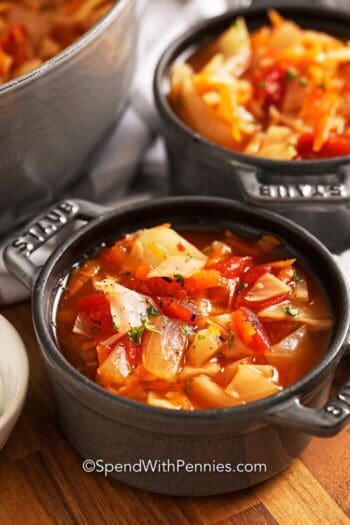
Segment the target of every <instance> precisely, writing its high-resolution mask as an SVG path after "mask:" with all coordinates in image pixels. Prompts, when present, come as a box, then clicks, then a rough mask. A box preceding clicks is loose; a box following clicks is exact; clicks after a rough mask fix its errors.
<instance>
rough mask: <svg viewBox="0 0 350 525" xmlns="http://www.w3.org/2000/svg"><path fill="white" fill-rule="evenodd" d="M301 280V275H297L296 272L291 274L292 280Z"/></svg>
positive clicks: (297, 281)
mask: <svg viewBox="0 0 350 525" xmlns="http://www.w3.org/2000/svg"><path fill="white" fill-rule="evenodd" d="M302 280H303V278H302V277H301V275H298V274H297V273H295V274H294V275H293V281H295V282H296V283H300V281H302Z"/></svg>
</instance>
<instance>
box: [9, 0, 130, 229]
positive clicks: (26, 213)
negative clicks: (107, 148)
mask: <svg viewBox="0 0 350 525" xmlns="http://www.w3.org/2000/svg"><path fill="white" fill-rule="evenodd" d="M135 6H136V3H135V0H118V1H117V2H116V4H115V6H114V7H113V8H112V9H111V11H110V12H109V13H108V14H107V15H106V16H105V17H104V18H103V19H101V21H99V22H98V23H97V24H96V25H95V26H94V27H93V28H92V29H90V30H89V31H88V32H87V33H86V34H84V35H83V36H82V37H81V38H80V39H79V40H77V41H76V42H74V43H73V44H72V45H71V46H69V47H68V48H66V49H65V50H64V51H63V52H62V53H60V54H59V55H57V56H55V57H54V58H52V59H51V60H49V61H47V62H45V63H44V64H43V65H42V66H40V67H39V68H36V69H35V70H33V71H31V72H29V73H27V74H26V75H24V76H21V77H19V78H15V79H14V80H12V81H11V82H8V83H6V84H4V85H1V86H0V120H1V126H0V144H1V148H0V184H1V193H0V236H1V234H4V233H6V232H8V230H9V229H12V228H14V226H16V225H17V224H18V223H19V221H23V220H25V219H28V218H29V217H32V216H33V214H36V213H38V209H40V207H41V208H43V207H44V206H45V205H47V204H48V203H49V202H52V200H55V199H57V198H59V197H61V195H62V192H63V190H64V188H66V187H67V185H68V184H69V183H71V182H72V180H73V179H74V177H75V176H76V175H77V174H78V173H79V172H81V170H82V169H83V167H84V163H85V161H87V159H88V157H89V156H90V154H91V153H92V152H93V150H94V149H95V148H96V146H98V144H99V143H100V142H101V141H102V140H103V138H104V137H105V136H106V134H107V133H108V132H109V130H110V129H111V127H112V126H113V124H114V123H115V122H116V120H117V119H118V118H119V117H120V115H121V112H122V110H123V108H124V107H125V104H126V102H127V97H128V96H129V88H130V82H131V79H132V74H133V70H134V66H135V53H136V38H137V33H138V26H137V17H136V7H135ZM19 189H20V191H18V190H19Z"/></svg>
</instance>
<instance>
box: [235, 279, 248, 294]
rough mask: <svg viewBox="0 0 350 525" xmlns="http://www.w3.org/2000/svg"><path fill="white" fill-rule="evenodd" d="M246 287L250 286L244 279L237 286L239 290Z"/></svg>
mask: <svg viewBox="0 0 350 525" xmlns="http://www.w3.org/2000/svg"><path fill="white" fill-rule="evenodd" d="M244 288H248V283H246V282H245V281H243V282H242V283H241V284H239V285H238V286H237V292H239V291H240V290H243V289H244Z"/></svg>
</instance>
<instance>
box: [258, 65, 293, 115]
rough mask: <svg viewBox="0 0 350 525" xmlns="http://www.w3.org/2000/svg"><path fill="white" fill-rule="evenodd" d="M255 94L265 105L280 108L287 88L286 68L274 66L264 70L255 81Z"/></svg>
mask: <svg viewBox="0 0 350 525" xmlns="http://www.w3.org/2000/svg"><path fill="white" fill-rule="evenodd" d="M254 86H255V94H256V97H257V98H258V100H260V101H261V102H262V103H263V104H268V105H270V104H274V105H275V106H278V105H279V104H280V102H281V101H282V99H283V95H284V91H285V87H286V68H285V67H283V66H281V65H272V66H269V67H267V68H264V69H263V70H262V71H260V72H259V73H258V74H257V75H255V79H254Z"/></svg>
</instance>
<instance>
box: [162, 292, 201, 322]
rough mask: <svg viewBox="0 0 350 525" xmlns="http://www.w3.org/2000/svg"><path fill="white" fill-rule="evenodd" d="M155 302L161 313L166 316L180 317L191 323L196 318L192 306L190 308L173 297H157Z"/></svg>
mask: <svg viewBox="0 0 350 525" xmlns="http://www.w3.org/2000/svg"><path fill="white" fill-rule="evenodd" d="M157 303H158V304H159V307H160V309H161V310H162V311H163V313H164V314H165V315H167V316H168V317H172V318H175V319H180V320H181V321H184V322H185V323H193V322H195V321H196V319H197V318H198V315H197V314H196V313H195V311H194V308H192V309H191V308H189V306H185V305H184V304H183V303H181V302H180V301H179V300H177V299H175V298H173V297H158V298H157Z"/></svg>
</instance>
